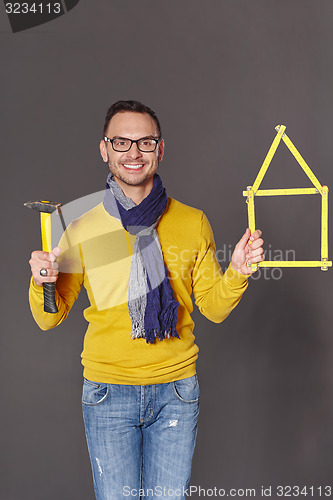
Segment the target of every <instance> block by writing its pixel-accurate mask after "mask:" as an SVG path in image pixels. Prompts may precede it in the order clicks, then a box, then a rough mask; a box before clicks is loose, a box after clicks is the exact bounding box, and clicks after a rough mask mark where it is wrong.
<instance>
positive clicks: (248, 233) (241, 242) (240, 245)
mask: <svg viewBox="0 0 333 500" xmlns="http://www.w3.org/2000/svg"><path fill="white" fill-rule="evenodd" d="M250 236H251V231H250V229H249V228H247V229H246V231H245V233H244V234H243V236H242V237H241V239H240V240H239V242H238V243H237V247H238V248H241V249H244V248H245V247H246V245H247V243H248V241H249V238H250Z"/></svg>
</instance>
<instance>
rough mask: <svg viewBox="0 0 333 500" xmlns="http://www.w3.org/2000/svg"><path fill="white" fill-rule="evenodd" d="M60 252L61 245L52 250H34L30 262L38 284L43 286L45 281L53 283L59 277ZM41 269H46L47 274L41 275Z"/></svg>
mask: <svg viewBox="0 0 333 500" xmlns="http://www.w3.org/2000/svg"><path fill="white" fill-rule="evenodd" d="M60 252H61V250H60V248H59V247H55V248H54V249H53V250H52V252H43V251H42V250H36V251H34V252H32V254H31V259H30V261H29V264H30V267H31V273H32V276H33V279H34V281H35V283H36V284H37V285H39V286H42V285H43V283H52V282H55V281H56V280H57V279H58V274H59V264H58V262H56V259H57V257H58V256H59V254H60ZM41 269H46V271H47V275H46V276H41V274H40V271H41Z"/></svg>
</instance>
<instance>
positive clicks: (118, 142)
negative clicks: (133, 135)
mask: <svg viewBox="0 0 333 500" xmlns="http://www.w3.org/2000/svg"><path fill="white" fill-rule="evenodd" d="M114 142H115V144H116V146H125V145H126V144H127V141H121V140H117V141H114Z"/></svg>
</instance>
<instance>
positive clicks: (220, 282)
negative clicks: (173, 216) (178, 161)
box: [192, 213, 248, 323]
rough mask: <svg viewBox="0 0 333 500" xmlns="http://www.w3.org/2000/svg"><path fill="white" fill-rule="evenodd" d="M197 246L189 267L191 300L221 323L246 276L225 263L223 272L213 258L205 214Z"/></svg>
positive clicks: (205, 313) (244, 283)
mask: <svg viewBox="0 0 333 500" xmlns="http://www.w3.org/2000/svg"><path fill="white" fill-rule="evenodd" d="M200 236H201V242H200V250H199V253H198V256H197V259H196V262H195V265H194V268H193V273H192V287H193V295H194V299H195V304H196V305H197V306H198V308H199V310H200V312H201V313H202V314H203V315H204V316H205V317H206V318H208V319H209V320H211V321H213V322H214V323H221V322H222V321H223V320H224V319H225V318H226V317H227V316H228V315H229V313H230V312H231V311H232V310H233V309H234V308H235V307H236V305H237V304H238V302H239V301H240V299H241V297H242V295H243V293H244V292H245V290H246V288H247V286H248V281H247V277H246V276H245V275H243V274H240V273H239V272H237V271H236V270H234V269H233V268H232V267H231V265H229V267H228V269H227V270H226V272H225V273H224V274H223V273H222V270H221V267H220V265H219V263H218V261H217V258H216V246H215V242H214V236H213V232H212V228H211V226H210V224H209V222H208V219H207V217H206V216H205V214H204V213H202V217H201V231H200Z"/></svg>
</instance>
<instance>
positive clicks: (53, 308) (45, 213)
mask: <svg viewBox="0 0 333 500" xmlns="http://www.w3.org/2000/svg"><path fill="white" fill-rule="evenodd" d="M24 206H25V207H28V208H32V209H34V210H37V212H39V213H40V225H41V233H42V249H43V251H44V252H51V250H52V242H51V214H52V213H53V212H54V211H55V210H57V211H58V214H59V216H60V220H61V223H62V226H63V229H64V230H65V229H66V225H65V222H64V218H63V215H62V213H61V206H62V204H61V203H56V202H53V201H28V202H27V203H24ZM43 294H44V311H45V312H48V313H57V312H58V308H57V305H56V301H55V283H54V282H52V283H43Z"/></svg>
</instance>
